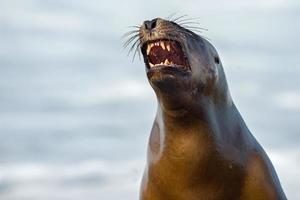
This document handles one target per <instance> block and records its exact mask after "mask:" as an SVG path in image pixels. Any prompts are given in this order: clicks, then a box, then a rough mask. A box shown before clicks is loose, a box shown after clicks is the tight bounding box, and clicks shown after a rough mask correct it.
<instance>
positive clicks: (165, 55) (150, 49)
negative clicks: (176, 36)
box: [142, 40, 190, 70]
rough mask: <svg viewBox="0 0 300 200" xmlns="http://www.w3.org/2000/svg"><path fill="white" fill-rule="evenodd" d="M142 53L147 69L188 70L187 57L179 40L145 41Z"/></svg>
mask: <svg viewBox="0 0 300 200" xmlns="http://www.w3.org/2000/svg"><path fill="white" fill-rule="evenodd" d="M142 53H143V56H144V59H145V63H146V67H147V68H148V69H155V68H156V69H157V68H166V67H168V68H170V67H172V68H177V69H181V70H190V66H189V63H188V59H187V57H186V56H185V53H184V51H183V49H182V46H181V45H180V43H179V42H177V41H174V40H156V41H150V42H146V43H145V44H144V45H143V46H142Z"/></svg>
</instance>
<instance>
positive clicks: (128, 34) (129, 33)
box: [122, 30, 140, 38]
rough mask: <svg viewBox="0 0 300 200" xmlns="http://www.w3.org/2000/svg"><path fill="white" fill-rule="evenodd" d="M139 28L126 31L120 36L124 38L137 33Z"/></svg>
mask: <svg viewBox="0 0 300 200" xmlns="http://www.w3.org/2000/svg"><path fill="white" fill-rule="evenodd" d="M139 32H140V31H139V30H134V31H128V32H127V33H124V35H123V36H122V38H126V37H128V36H130V35H132V34H134V33H139Z"/></svg>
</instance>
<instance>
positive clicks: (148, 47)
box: [147, 45, 151, 55]
mask: <svg viewBox="0 0 300 200" xmlns="http://www.w3.org/2000/svg"><path fill="white" fill-rule="evenodd" d="M150 50H151V47H150V45H148V46H147V55H149V53H150Z"/></svg>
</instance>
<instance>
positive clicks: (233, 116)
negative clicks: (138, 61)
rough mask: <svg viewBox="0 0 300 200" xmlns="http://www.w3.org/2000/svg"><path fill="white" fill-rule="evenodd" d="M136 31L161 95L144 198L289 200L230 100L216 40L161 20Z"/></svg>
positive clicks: (142, 196) (152, 82) (152, 84)
mask: <svg viewBox="0 0 300 200" xmlns="http://www.w3.org/2000/svg"><path fill="white" fill-rule="evenodd" d="M138 35H139V41H140V45H139V46H140V50H141V52H142V55H143V58H144V62H145V65H146V73H147V77H148V80H149V83H150V84H151V86H152V88H153V89H154V92H155V94H156V96H157V100H158V108H157V114H156V118H155V120H154V124H153V127H152V130H151V135H150V139H149V146H148V156H147V165H146V169H145V172H144V176H143V179H142V184H141V190H140V199H141V200H237V199H243V200H277V199H280V200H283V199H286V196H285V194H284V192H283V190H282V188H281V185H280V182H279V179H278V177H277V175H276V172H275V170H274V167H273V166H272V163H271V161H270V160H269V158H268V156H267V154H266V153H265V151H264V150H263V148H262V147H261V146H260V145H259V143H258V142H257V141H256V139H255V138H254V137H253V136H252V134H251V133H250V131H249V129H248V128H247V126H246V124H245V122H244V120H243V119H242V117H241V115H240V113H239V111H238V110H237V108H236V106H235V105H234V103H233V101H232V98H231V96H230V93H229V89H228V85H227V82H226V78H225V74H224V70H223V67H222V63H221V60H220V57H219V55H218V53H217V51H216V49H215V48H214V47H213V45H212V44H211V43H210V42H208V41H207V40H206V39H204V38H203V37H201V36H199V35H197V34H195V33H194V32H192V31H191V30H189V29H187V28H184V27H183V26H181V25H179V24H177V23H175V22H174V21H170V20H164V19H161V18H156V19H153V20H151V21H145V22H144V23H143V24H142V25H141V26H140V28H139V32H138Z"/></svg>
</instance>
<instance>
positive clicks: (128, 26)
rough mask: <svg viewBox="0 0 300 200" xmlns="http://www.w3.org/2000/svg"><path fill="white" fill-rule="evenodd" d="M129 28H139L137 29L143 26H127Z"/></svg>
mask: <svg viewBox="0 0 300 200" xmlns="http://www.w3.org/2000/svg"><path fill="white" fill-rule="evenodd" d="M127 28H137V29H140V28H141V27H140V26H127Z"/></svg>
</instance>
